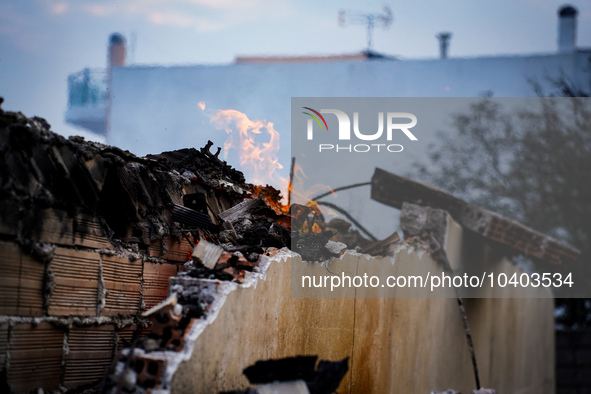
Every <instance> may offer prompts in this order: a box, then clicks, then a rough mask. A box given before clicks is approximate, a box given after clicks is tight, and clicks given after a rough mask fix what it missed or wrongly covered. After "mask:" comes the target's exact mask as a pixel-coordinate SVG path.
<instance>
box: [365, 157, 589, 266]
mask: <svg viewBox="0 0 591 394" xmlns="http://www.w3.org/2000/svg"><path fill="white" fill-rule="evenodd" d="M371 198H372V199H374V200H375V201H378V202H381V203H382V204H386V205H389V206H391V207H394V208H398V209H400V208H401V207H402V203H403V202H408V203H412V204H418V205H423V206H429V207H431V208H436V209H444V210H446V211H447V212H449V213H450V214H451V215H452V217H453V218H454V219H455V221H457V222H458V223H459V224H460V225H461V226H462V227H463V228H465V229H467V230H470V231H473V232H475V233H477V234H479V235H481V236H483V237H484V238H486V239H490V240H492V241H495V242H498V243H500V244H503V245H506V246H509V247H511V248H513V249H515V250H517V251H519V252H521V253H524V254H525V255H527V256H531V257H535V258H538V259H540V260H543V261H546V262H550V263H554V264H562V263H572V262H574V261H576V260H577V259H578V257H579V254H580V252H579V251H578V250H577V249H575V248H573V247H571V246H568V245H566V244H564V243H561V242H559V241H557V240H554V239H553V238H551V237H549V236H547V235H544V234H542V233H540V232H538V231H536V230H533V229H531V228H529V227H527V226H525V225H523V224H521V223H519V222H517V221H515V220H511V219H508V218H505V217H503V216H501V215H499V214H497V213H494V212H492V211H489V210H487V209H484V208H481V207H478V206H476V205H474V204H470V203H468V202H466V201H463V200H461V199H459V198H457V197H454V196H452V195H451V194H448V193H446V192H444V191H442V190H439V189H437V188H435V187H432V186H429V185H425V184H423V183H420V182H417V181H414V180H412V179H408V178H405V177H402V176H399V175H395V174H392V173H389V172H387V171H384V170H382V169H380V168H376V170H375V172H374V175H373V177H372V179H371Z"/></svg>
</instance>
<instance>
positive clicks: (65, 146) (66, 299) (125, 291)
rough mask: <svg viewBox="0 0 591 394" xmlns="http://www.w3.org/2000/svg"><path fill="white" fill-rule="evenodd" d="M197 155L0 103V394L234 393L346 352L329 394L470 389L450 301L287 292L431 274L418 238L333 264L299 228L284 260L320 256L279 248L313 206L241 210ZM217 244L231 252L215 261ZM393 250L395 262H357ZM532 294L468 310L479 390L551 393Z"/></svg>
mask: <svg viewBox="0 0 591 394" xmlns="http://www.w3.org/2000/svg"><path fill="white" fill-rule="evenodd" d="M210 147H211V144H208V145H207V146H206V147H205V148H202V149H201V150H199V151H197V150H194V149H185V150H181V151H175V152H166V153H163V154H160V155H153V156H148V157H146V158H138V157H136V156H134V155H131V154H130V153H128V152H125V151H122V150H120V149H117V148H115V147H110V146H105V145H102V144H97V143H90V142H85V141H84V140H83V139H82V138H80V137H71V138H69V139H65V138H63V137H60V136H58V135H56V134H53V133H51V132H50V131H49V126H48V125H47V124H46V122H45V121H44V120H43V119H40V118H33V119H28V118H26V117H24V116H23V115H22V114H20V113H10V112H3V111H1V110H0V151H1V152H2V155H0V197H1V199H2V204H1V205H0V211H1V212H0V213H1V215H0V256H2V257H1V260H2V263H1V264H0V283H1V286H2V289H3V292H2V295H1V297H0V368H1V369H2V379H1V380H0V384H1V385H2V389H3V391H9V390H12V391H14V392H28V391H30V390H34V389H37V388H43V389H45V390H55V389H59V390H68V389H76V390H80V389H83V388H84V387H95V388H96V387H97V385H98V384H100V387H99V388H100V389H101V390H105V391H109V390H115V391H128V392H134V391H136V390H137V391H138V392H142V391H161V392H163V391H164V392H166V391H170V390H172V391H173V392H216V391H220V390H236V389H245V388H247V387H248V386H249V384H248V382H247V381H246V380H245V378H244V377H243V376H242V373H241V372H242V370H243V369H244V368H246V367H248V366H249V365H252V364H253V363H254V362H255V361H257V360H261V359H269V358H281V357H289V356H296V355H303V354H304V355H305V354H307V355H316V356H319V357H320V358H322V359H326V360H342V359H345V358H346V357H348V358H349V364H348V367H349V372H347V374H346V375H345V377H344V379H343V380H342V382H341V385H340V388H339V391H343V392H384V391H386V392H428V391H431V390H436V391H443V390H445V389H447V388H454V389H456V390H461V391H462V392H470V390H471V389H472V388H474V383H473V381H472V371H471V368H472V367H471V364H470V355H469V349H468V345H467V344H466V333H465V331H464V328H463V326H462V324H461V319H462V317H461V311H460V310H459V309H458V307H457V303H456V299H454V298H453V297H451V298H439V299H408V298H389V297H386V296H384V298H380V297H376V296H375V295H374V296H373V297H371V298H364V297H366V296H367V295H365V296H364V295H363V294H362V292H359V291H357V290H355V291H354V292H353V293H352V295H350V296H349V297H345V298H306V297H303V298H297V295H296V297H294V293H293V292H292V290H293V283H291V282H290V277H292V275H293V273H294V272H296V273H299V274H300V275H302V274H311V275H312V274H318V275H323V274H333V273H335V272H339V270H340V269H342V268H343V267H344V266H348V267H349V268H351V267H353V268H355V269H359V270H363V269H369V270H372V269H373V270H375V274H376V275H381V276H383V275H385V273H386V271H385V268H387V267H395V269H401V270H403V271H404V270H405V269H408V268H409V267H413V269H418V270H419V271H421V272H423V273H425V272H440V271H441V270H442V266H441V264H439V262H438V261H437V259H435V258H434V257H433V256H432V255H431V254H430V251H429V248H428V247H427V248H426V249H425V248H423V247H422V246H421V245H423V243H424V242H425V240H423V239H420V237H410V238H408V239H406V240H405V241H404V243H401V242H399V238H398V236H397V235H396V234H393V236H391V237H388V238H387V239H386V240H383V241H377V242H373V243H368V242H369V241H367V240H362V241H363V245H364V246H363V247H362V248H359V251H361V252H362V253H358V252H353V251H348V252H346V253H344V251H343V250H342V248H341V246H342V245H341V246H338V245H337V246H338V248H337V249H340V250H338V251H336V252H335V251H334V250H332V251H329V250H327V249H326V248H325V247H324V245H325V243H326V241H327V239H328V238H327V237H328V236H326V235H324V234H310V237H305V236H302V235H300V234H296V236H295V237H294V238H293V239H294V249H295V250H298V251H300V252H301V254H302V255H305V256H307V259H308V260H322V259H329V261H328V262H325V263H323V264H317V263H309V262H305V261H302V260H301V257H300V255H298V254H297V253H293V252H290V251H288V250H287V249H283V250H281V251H280V252H279V253H278V254H276V253H277V252H278V250H279V248H281V247H284V246H286V245H289V242H290V234H289V230H290V226H291V222H290V219H293V220H294V223H297V222H298V221H299V220H301V221H302V223H304V222H305V221H306V218H307V217H308V213H309V212H308V211H307V210H306V209H305V207H301V206H300V207H296V208H297V209H300V210H301V211H302V212H303V213H302V215H301V217H300V216H298V214H297V213H296V212H295V210H294V212H291V217H290V216H286V215H283V214H282V213H281V212H277V211H275V210H273V209H272V208H270V207H268V206H267V205H265V204H264V203H263V202H262V200H260V199H249V198H246V199H245V197H253V194H252V193H253V192H254V189H253V188H252V187H251V186H250V185H248V184H246V183H245V180H244V178H243V176H242V174H241V173H239V172H238V171H235V170H233V169H232V168H230V167H228V166H227V165H226V164H225V163H224V162H222V161H220V160H219V159H218V157H217V155H218V154H219V150H218V152H217V153H215V154H214V153H212V152H210V150H209V149H210ZM258 192H260V190H258ZM270 193H271V194H273V192H272V191H271V192H270ZM267 197H268V196H267ZM275 197H276V196H275ZM445 215H447V214H445ZM445 215H444V216H445ZM445 223H446V224H445V225H444V226H443V227H441V228H442V229H443V230H442V233H441V234H442V235H443V236H444V237H443V238H441V239H440V241H441V242H440V243H441V244H442V245H444V248H445V250H446V251H447V254H448V255H449V257H450V260H451V261H452V263H454V264H460V263H461V262H462V261H464V260H465V261H468V262H469V261H473V260H474V259H476V260H478V261H479V263H480V264H483V265H486V264H488V265H490V269H491V271H495V272H496V271H499V272H506V273H513V272H518V271H519V269H518V268H517V267H515V265H513V264H512V263H510V262H508V261H507V260H504V259H503V258H502V255H499V254H495V253H493V254H492V255H491V256H488V257H486V256H485V257H483V255H481V254H482V253H484V252H483V251H484V250H488V249H487V246H486V245H484V244H482V242H481V240H480V239H479V238H474V235H472V236H470V235H466V234H463V232H462V227H460V226H458V225H457V224H455V223H454V222H453V221H452V220H451V218H449V217H448V216H445ZM341 224H342V223H341ZM322 225H323V229H326V228H329V227H330V226H329V224H322ZM332 225H333V229H335V231H336V227H338V226H336V224H335V223H333V224H332ZM310 227H311V226H310ZM345 231H348V230H345ZM353 234H354V233H353V232H349V233H346V234H345V235H346V236H344V235H343V234H339V236H340V237H341V238H339V239H341V240H345V239H351V236H352V235H353ZM292 235H293V234H292ZM470 237H472V238H470ZM353 238H355V239H357V240H359V239H360V238H359V237H358V236H357V235H355V236H354V237H353ZM204 240H210V241H212V242H211V243H207V242H204ZM310 240H311V241H312V242H308V241H310ZM221 242H223V243H231V244H234V245H235V246H233V247H226V249H224V250H222V249H221V248H218V247H216V246H215V244H216V243H221ZM195 245H199V246H200V248H201V251H199V248H197V249H195V251H197V252H198V253H199V257H198V258H197V257H194V256H192V255H191V253H192V252H193V251H194V247H195ZM208 245H209V246H208ZM467 245H468V246H467ZM475 245H478V246H475ZM349 246H351V245H349ZM427 246H428V245H427ZM267 247H274V248H277V249H275V251H274V252H271V249H267ZM393 247H394V249H395V250H397V252H396V254H395V255H393V257H372V256H370V255H368V254H364V253H370V252H372V253H373V252H376V251H379V253H382V254H388V253H389V252H391V251H392V250H393V249H392V248H393ZM343 253H344V254H343ZM486 253H488V252H486ZM486 253H485V254H486ZM339 255H340V257H332V258H331V256H339ZM318 256H320V257H318ZM189 260H191V262H192V263H191V264H188V265H187V262H188V261H189ZM294 270H295V271H294ZM290 273H291V275H290ZM169 278H170V279H169ZM545 292H546V293H547V291H546V290H545V289H537V290H532V291H531V292H529V293H527V294H518V293H515V294H513V295H514V296H515V297H526V298H527V297H529V298H528V299H498V300H471V301H469V302H467V303H466V309H467V313H468V317H469V319H470V322H471V323H472V331H473V337H474V341H475V348H476V353H477V356H478V359H480V360H483V361H481V376H482V381H483V384H484V385H485V386H488V387H495V388H497V389H498V390H499V392H515V391H519V390H522V389H523V390H530V392H548V393H549V392H552V391H553V386H554V380H553V310H552V300H551V299H548V298H545V299H543V298H544V297H547V296H548V294H540V293H545ZM167 297H168V298H167ZM515 349H517V350H515ZM515 371H519V373H516V372H515ZM105 376H106V377H107V378H106V379H103V378H104V377H105ZM99 382H100V383H99Z"/></svg>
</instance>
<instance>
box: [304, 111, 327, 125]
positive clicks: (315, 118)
mask: <svg viewBox="0 0 591 394" xmlns="http://www.w3.org/2000/svg"><path fill="white" fill-rule="evenodd" d="M302 108H304V109H307V110H308V111H311V112H314V114H316V115H317V116H318V117H320V119H322V122H323V123H324V126H325V127H326V131H328V125H327V124H326V120H324V116H322V115H320V112H318V111H316V110H315V109H312V108H310V107H302ZM302 113H304V114H306V115H308V116H309V117H311V118H312V119H314V120H315V121H316V122H317V123H318V126H320V130H322V129H323V127H322V123H320V120H319V119H318V118H317V117H316V116H314V115H312V114H311V113H310V112H302Z"/></svg>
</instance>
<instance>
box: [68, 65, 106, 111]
mask: <svg viewBox="0 0 591 394" xmlns="http://www.w3.org/2000/svg"><path fill="white" fill-rule="evenodd" d="M106 101H107V72H106V70H104V69H89V68H85V69H84V70H82V71H79V72H77V73H75V74H71V75H69V76H68V107H104V106H105V104H106Z"/></svg>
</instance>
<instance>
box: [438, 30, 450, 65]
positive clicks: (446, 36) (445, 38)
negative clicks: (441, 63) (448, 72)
mask: <svg viewBox="0 0 591 394" xmlns="http://www.w3.org/2000/svg"><path fill="white" fill-rule="evenodd" d="M435 37H437V39H438V40H439V57H440V58H441V59H447V49H448V48H449V40H450V38H451V33H447V32H445V33H439V34H438V35H436V36H435Z"/></svg>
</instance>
